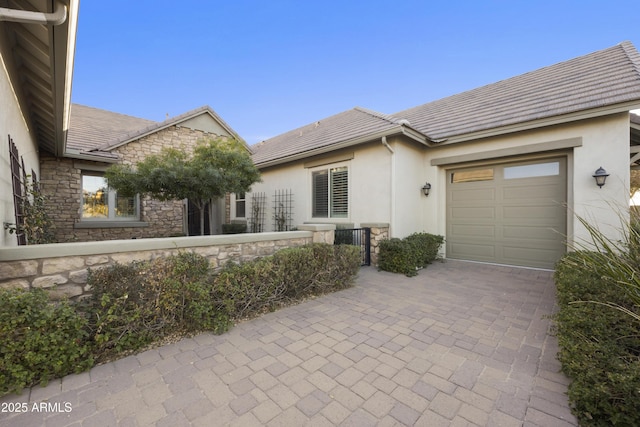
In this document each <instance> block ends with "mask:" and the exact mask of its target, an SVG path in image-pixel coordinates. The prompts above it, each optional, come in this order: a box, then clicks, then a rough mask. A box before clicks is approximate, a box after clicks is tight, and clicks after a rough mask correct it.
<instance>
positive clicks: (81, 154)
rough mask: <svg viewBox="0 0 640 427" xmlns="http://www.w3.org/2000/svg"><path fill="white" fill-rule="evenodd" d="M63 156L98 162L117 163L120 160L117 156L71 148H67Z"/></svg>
mask: <svg viewBox="0 0 640 427" xmlns="http://www.w3.org/2000/svg"><path fill="white" fill-rule="evenodd" d="M64 157H65V158H67V159H75V160H91V161H93V162H100V163H118V162H119V161H120V158H119V157H105V156H99V155H94V154H90V153H88V152H86V151H79V150H72V149H70V150H67V152H65V153H64Z"/></svg>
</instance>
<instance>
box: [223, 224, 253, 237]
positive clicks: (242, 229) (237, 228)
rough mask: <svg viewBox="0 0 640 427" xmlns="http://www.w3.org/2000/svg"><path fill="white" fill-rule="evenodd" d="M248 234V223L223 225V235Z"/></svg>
mask: <svg viewBox="0 0 640 427" xmlns="http://www.w3.org/2000/svg"><path fill="white" fill-rule="evenodd" d="M246 232H247V223H246V222H242V223H241V222H232V223H231V224H222V234H239V233H246Z"/></svg>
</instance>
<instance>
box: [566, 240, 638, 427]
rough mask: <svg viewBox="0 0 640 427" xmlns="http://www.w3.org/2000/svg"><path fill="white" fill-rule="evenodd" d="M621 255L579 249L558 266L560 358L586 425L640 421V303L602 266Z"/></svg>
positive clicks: (571, 395) (573, 401)
mask: <svg viewBox="0 0 640 427" xmlns="http://www.w3.org/2000/svg"><path fill="white" fill-rule="evenodd" d="M618 256H625V255H622V254H613V253H608V254H607V253H600V252H587V251H579V252H576V253H572V254H569V255H567V256H565V257H564V258H563V259H562V260H561V261H560V262H559V263H558V264H557V266H556V272H555V281H556V285H557V296H558V304H559V306H560V309H559V311H558V313H557V314H556V315H555V321H556V332H557V337H558V343H559V345H560V351H559V353H558V359H559V360H560V362H561V364H562V371H563V372H564V373H565V374H566V375H567V376H568V377H569V378H571V379H572V382H571V384H570V385H569V393H568V394H569V400H570V402H571V405H572V407H573V410H574V413H575V415H576V416H577V417H578V419H579V421H580V424H581V425H584V426H609V425H623V426H627V425H640V323H639V322H638V321H637V316H638V315H640V307H638V305H637V304H635V303H634V302H633V298H631V297H630V294H629V292H627V290H628V288H625V287H624V286H621V285H620V284H619V283H617V282H616V280H613V279H612V276H611V275H608V274H606V272H605V271H604V270H602V269H600V268H599V267H598V266H601V265H603V264H607V263H608V264H610V265H609V267H606V269H605V270H609V269H610V268H611V265H614V264H615V261H612V257H618ZM630 314H631V315H630Z"/></svg>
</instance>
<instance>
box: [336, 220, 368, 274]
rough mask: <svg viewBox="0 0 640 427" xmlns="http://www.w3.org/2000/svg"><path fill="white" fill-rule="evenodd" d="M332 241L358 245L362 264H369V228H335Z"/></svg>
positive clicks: (340, 243) (337, 243)
mask: <svg viewBox="0 0 640 427" xmlns="http://www.w3.org/2000/svg"><path fill="white" fill-rule="evenodd" d="M334 243H335V244H336V245H354V246H360V257H361V259H362V265H371V229H370V228H343V229H336V231H335V239H334Z"/></svg>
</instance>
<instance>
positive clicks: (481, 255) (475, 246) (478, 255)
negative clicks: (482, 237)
mask: <svg viewBox="0 0 640 427" xmlns="http://www.w3.org/2000/svg"><path fill="white" fill-rule="evenodd" d="M452 250H453V251H455V252H456V253H459V254H461V255H462V256H465V257H468V259H475V260H478V261H489V260H491V259H493V258H494V257H495V256H496V248H495V246H494V245H489V244H487V243H486V242H485V243H482V242H478V243H473V242H468V243H454V244H453V246H452ZM471 257H473V258H471Z"/></svg>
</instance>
